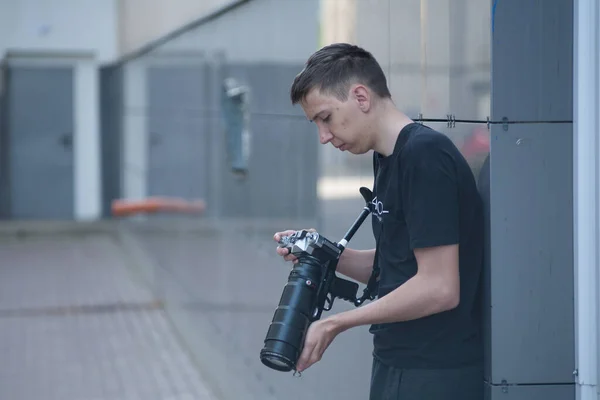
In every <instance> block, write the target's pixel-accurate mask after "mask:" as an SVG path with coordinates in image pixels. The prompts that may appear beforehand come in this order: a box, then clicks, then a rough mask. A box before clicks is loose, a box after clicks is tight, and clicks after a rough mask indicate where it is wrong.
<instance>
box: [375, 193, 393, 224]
mask: <svg viewBox="0 0 600 400" xmlns="http://www.w3.org/2000/svg"><path fill="white" fill-rule="evenodd" d="M371 212H372V213H373V214H375V216H376V217H377V219H379V222H381V221H382V220H383V214H387V213H389V211H387V210H385V209H384V208H383V202H381V201H379V200H377V196H375V197H374V198H373V200H371Z"/></svg>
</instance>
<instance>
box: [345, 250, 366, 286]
mask: <svg viewBox="0 0 600 400" xmlns="http://www.w3.org/2000/svg"><path fill="white" fill-rule="evenodd" d="M374 260H375V249H371V250H354V249H345V250H344V252H343V253H342V255H341V257H340V260H339V262H338V267H337V271H338V272H339V273H340V274H342V275H346V276H347V277H349V278H352V279H354V280H357V281H359V282H361V283H364V284H365V285H366V284H367V282H368V281H369V277H370V276H371V272H372V271H373V262H374Z"/></svg>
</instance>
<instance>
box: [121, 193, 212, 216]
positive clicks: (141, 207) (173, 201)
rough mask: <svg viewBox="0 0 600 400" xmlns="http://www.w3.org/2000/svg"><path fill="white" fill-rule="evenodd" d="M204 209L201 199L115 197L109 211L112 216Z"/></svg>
mask: <svg viewBox="0 0 600 400" xmlns="http://www.w3.org/2000/svg"><path fill="white" fill-rule="evenodd" d="M205 209H206V203H205V202H204V201H203V200H194V201H188V200H184V199H179V198H170V197H148V198H146V199H142V200H125V199H117V200H114V201H113V202H112V207H111V211H112V214H113V215H114V216H119V217H122V216H129V215H135V214H156V213H159V212H177V213H192V214H193V213H195V214H201V213H203V212H204V210H205Z"/></svg>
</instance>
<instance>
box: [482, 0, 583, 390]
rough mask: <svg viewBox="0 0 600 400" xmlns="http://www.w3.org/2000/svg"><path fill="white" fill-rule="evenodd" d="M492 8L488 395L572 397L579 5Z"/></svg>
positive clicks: (560, 0)
mask: <svg viewBox="0 0 600 400" xmlns="http://www.w3.org/2000/svg"><path fill="white" fill-rule="evenodd" d="M493 4H494V7H493V10H494V11H495V12H494V14H493V16H492V18H493V27H494V30H493V33H492V100H491V104H492V115H491V117H492V120H493V121H502V120H506V121H507V122H508V123H507V124H506V125H503V124H494V125H492V127H491V157H490V170H489V179H490V188H489V191H490V192H489V197H487V196H486V203H487V209H488V211H489V217H490V221H489V223H490V225H489V237H488V241H489V243H488V255H487V260H486V315H485V328H486V380H487V383H488V385H487V393H486V394H487V396H488V398H489V399H496V398H502V399H521V398H528V399H557V400H558V399H574V398H575V397H574V396H575V389H574V386H573V382H574V377H573V370H574V368H575V360H574V353H573V349H574V320H573V318H574V317H573V296H574V293H573V254H572V253H573V249H572V246H573V220H572V206H573V204H572V185H573V182H572V173H573V156H572V143H573V142H572V139H573V129H572V121H571V120H572V102H573V100H572V96H573V95H572V78H573V75H572V43H573V35H572V30H573V25H572V21H573V2H572V1H570V0H568V1H567V0H555V1H525V2H516V1H494V2H493ZM484 189H485V187H484ZM523 385H527V386H523Z"/></svg>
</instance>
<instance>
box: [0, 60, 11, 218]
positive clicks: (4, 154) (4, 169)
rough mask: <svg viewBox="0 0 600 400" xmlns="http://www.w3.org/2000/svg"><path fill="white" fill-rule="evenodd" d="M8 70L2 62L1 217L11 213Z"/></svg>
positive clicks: (0, 89)
mask: <svg viewBox="0 0 600 400" xmlns="http://www.w3.org/2000/svg"><path fill="white" fill-rule="evenodd" d="M6 72H7V69H6V68H5V66H4V65H1V64H0V219H5V218H7V217H8V215H9V208H8V207H9V198H8V195H9V189H10V187H9V182H8V179H9V177H8V172H9V165H8V163H9V153H10V151H9V148H8V121H7V113H8V110H7V107H8V101H7V96H6Z"/></svg>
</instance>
